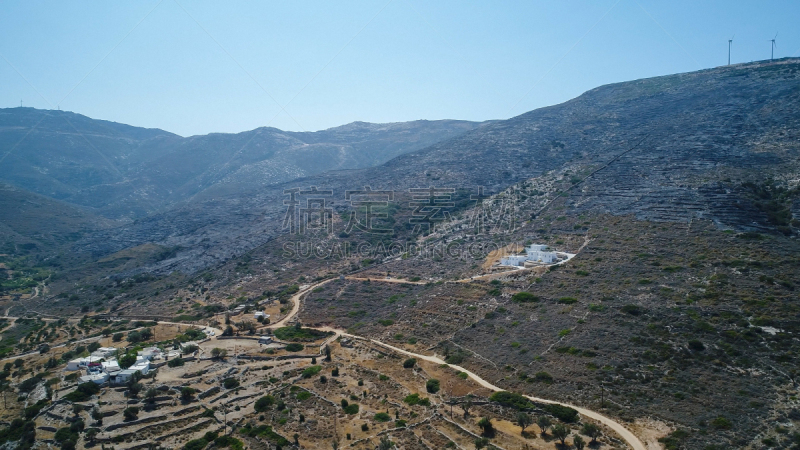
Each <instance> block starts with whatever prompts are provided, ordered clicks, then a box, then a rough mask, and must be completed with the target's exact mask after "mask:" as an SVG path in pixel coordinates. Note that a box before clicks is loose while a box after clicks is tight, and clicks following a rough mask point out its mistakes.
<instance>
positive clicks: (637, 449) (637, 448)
mask: <svg viewBox="0 0 800 450" xmlns="http://www.w3.org/2000/svg"><path fill="white" fill-rule="evenodd" d="M332 280H333V279H329V280H325V281H322V282H319V283H317V284H314V285H311V286H309V287H308V288H307V289H305V290H303V291H302V292H298V293H297V294H295V295H294V296H293V297H292V301H294V307H293V308H292V311H291V312H290V313H289V314H287V315H286V317H284V318H283V319H282V320H281V321H279V322H277V323H275V324H274V325H272V326H271V328H277V327H279V326H283V324H285V323H287V322H288V321H289V320H291V319H292V318H293V317H294V316H295V315H296V314H297V312H298V311H299V310H300V300H301V298H302V296H303V295H304V294H305V293H307V292H310V291H311V290H313V289H315V288H317V287H319V286H322V285H324V284H325V283H328V282H330V281H332ZM374 280H375V281H383V280H380V279H377V278H375V279H374ZM387 281H388V280H387ZM396 282H401V281H400V280H397V281H396ZM319 330H320V331H333V332H335V333H337V334H336V337H338V336H347V337H350V338H354V339H361V340H366V341H369V342H372V343H374V344H377V345H380V346H382V347H385V348H388V349H390V350H392V351H395V352H398V353H401V354H404V355H407V356H412V357H414V358H419V359H421V360H424V361H428V362H432V363H434V364H447V363H446V362H444V360H442V359H440V358H437V357H435V356H428V355H422V354H419V353H413V352H409V351H407V350H403V349H401V348H397V347H394V346H392V345H389V344H386V343H384V342H381V341H378V340H375V339H369V338H364V337H361V336H357V335H353V334H348V333H344V332H342V331H340V330H335V329H333V328H330V327H324V328H320V329H319ZM450 367H452V368H454V369H456V370H458V371H461V372H464V373H466V374H467V376H469V377H470V378H472V379H473V380H475V382H476V383H478V384H480V385H481V386H483V387H485V388H488V389H491V390H493V391H495V392H497V391H503V390H505V389H501V388H499V387H497V386H495V385H493V384H491V383H489V382H488V381H486V380H484V379H483V378H481V377H479V376H478V375H477V374H475V373H472V372H470V371H469V370H467V369H465V368H463V367H460V366H456V365H453V364H450ZM525 397H526V398H528V399H529V400H532V401H535V402H540V403H547V404H554V405H562V406H566V407H569V408H573V409H575V410H576V411H578V413H579V414H581V415H583V416H586V417H589V418H591V419H593V420H596V421H598V422H600V423H602V424H604V425H606V426H607V427H609V428H611V429H612V430H614V431H615V432H616V433H617V434H619V436H620V437H622V439H624V440H625V442H627V443H628V445H629V446H630V447H631V448H632V449H633V450H647V447H645V445H644V443H642V441H641V440H640V439H639V438H638V437H636V435H635V434H633V433H632V432H631V431H630V430H628V429H627V428H625V427H624V426H623V425H622V424H621V423H619V422H617V421H615V420H613V419H611V418H609V417H606V416H604V415H602V414H600V413H598V412H595V411H592V410H590V409H586V408H581V407H579V406H575V405H570V404H569V403H562V402H557V401H554V400H548V399H545V398H539V397H531V396H529V395H526V396H525Z"/></svg>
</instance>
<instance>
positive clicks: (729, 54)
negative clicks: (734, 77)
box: [728, 33, 736, 66]
mask: <svg viewBox="0 0 800 450" xmlns="http://www.w3.org/2000/svg"><path fill="white" fill-rule="evenodd" d="M735 37H736V33H734V34H733V37H732V38H730V39H728V65H729V66H730V65H731V44H733V38H735Z"/></svg>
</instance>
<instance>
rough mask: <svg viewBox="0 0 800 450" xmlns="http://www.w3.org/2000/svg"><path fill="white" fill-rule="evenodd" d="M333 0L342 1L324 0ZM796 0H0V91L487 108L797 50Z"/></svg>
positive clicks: (415, 114)
mask: <svg viewBox="0 0 800 450" xmlns="http://www.w3.org/2000/svg"><path fill="white" fill-rule="evenodd" d="M340 3H341V4H340ZM798 23H800V1H797V0H792V1H732V0H728V1H700V2H698V1H696V0H695V1H654V0H619V1H617V0H598V1H591V2H590V1H571V0H549V1H541V2H539V1H520V2H510V1H508V2H502V1H497V0H495V1H492V2H474V1H469V2H467V1H458V2H456V1H453V2H450V1H437V2H431V1H422V0H392V1H387V0H381V1H374V2H373V1H355V2H346V3H344V2H301V1H291V2H265V1H259V2H255V1H253V2H231V1H225V2H207V1H189V0H179V1H177V2H176V1H174V0H163V1H158V0H149V1H136V2H107V1H96V2H55V1H54V2H45V1H40V2H30V1H2V0H0V107H13V106H19V104H20V100H22V101H23V104H24V105H25V106H34V107H36V108H53V109H55V108H56V105H59V106H60V107H61V109H65V110H70V111H75V112H78V113H81V114H85V115H87V116H90V117H93V118H100V119H107V120H113V121H116V122H123V123H127V124H131V125H137V126H144V127H156V128H162V129H165V130H168V131H172V132H174V133H178V134H181V135H184V136H185V135H192V134H205V133H209V132H236V131H243V130H248V129H252V128H256V127H259V126H266V125H269V126H274V127H277V128H281V129H286V130H297V131H299V130H307V131H313V130H319V129H324V128H329V127H332V126H337V125H342V124H345V123H349V122H352V121H355V120H361V121H368V122H397V121H406V120H415V119H444V118H448V119H468V120H486V119H504V118H508V117H512V116H515V115H518V114H521V113H523V112H525V111H529V110H531V109H535V108H538V107H541V106H547V105H552V104H555V103H560V102H563V101H565V100H568V99H570V98H572V97H575V96H577V95H579V94H580V93H582V92H584V91H586V90H588V89H591V88H593V87H596V86H598V85H602V84H606V83H612V82H617V81H626V80H632V79H637V78H644V77H650V76H655V75H663V74H670V73H675V72H686V71H692V70H697V69H701V68H708V67H713V66H718V65H723V64H725V63H727V48H728V39H730V38H731V37H732V36H733V35H734V33H735V35H736V36H735V38H734V43H733V56H732V60H733V62H734V63H735V62H745V61H752V60H760V59H768V58H769V56H770V43H769V39H771V38H772V37H773V36H774V35H775V33H776V32H777V33H778V38H777V44H778V47H777V49H776V53H775V56H776V57H784V56H792V55H794V56H798V55H800V26H798Z"/></svg>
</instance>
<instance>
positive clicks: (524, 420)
mask: <svg viewBox="0 0 800 450" xmlns="http://www.w3.org/2000/svg"><path fill="white" fill-rule="evenodd" d="M515 419H516V422H517V425H519V427H520V428H522V431H521V433H522V434H525V428H528V427H529V426H531V424H533V417H531V416H530V415H528V414H526V413H524V412H522V411H520V412H518V413H517V417H516V418H515Z"/></svg>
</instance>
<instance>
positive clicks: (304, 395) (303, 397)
mask: <svg viewBox="0 0 800 450" xmlns="http://www.w3.org/2000/svg"><path fill="white" fill-rule="evenodd" d="M296 397H297V399H298V400H300V401H303V400H308V399H309V398H311V393H310V392H308V391H300V392H298V393H297V395H296Z"/></svg>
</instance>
